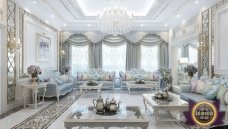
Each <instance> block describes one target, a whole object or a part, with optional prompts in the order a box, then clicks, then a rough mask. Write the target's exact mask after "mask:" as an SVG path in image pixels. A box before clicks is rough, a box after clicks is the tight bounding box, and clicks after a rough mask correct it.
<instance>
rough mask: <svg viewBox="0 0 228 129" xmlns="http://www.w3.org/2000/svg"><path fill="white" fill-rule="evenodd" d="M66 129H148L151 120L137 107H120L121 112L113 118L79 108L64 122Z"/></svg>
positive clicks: (86, 107) (88, 109) (85, 107)
mask: <svg viewBox="0 0 228 129" xmlns="http://www.w3.org/2000/svg"><path fill="white" fill-rule="evenodd" d="M64 126H65V128H66V129H71V128H73V127H79V128H80V129H81V128H83V127H104V128H105V129H108V128H110V127H140V128H141V129H147V128H148V126H149V120H148V119H147V117H146V115H145V114H143V113H142V112H141V110H140V108H139V107H137V106H120V112H119V113H117V114H115V115H111V116H102V115H98V114H96V112H95V109H94V107H91V106H78V107H76V108H75V111H74V112H72V113H71V114H70V115H69V116H67V118H66V119H65V120H64Z"/></svg>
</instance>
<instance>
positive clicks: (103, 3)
mask: <svg viewBox="0 0 228 129" xmlns="http://www.w3.org/2000/svg"><path fill="white" fill-rule="evenodd" d="M76 1H77V3H78V5H79V7H80V8H81V10H82V12H83V14H84V15H85V16H97V14H98V11H102V10H103V9H104V8H107V7H111V6H112V5H113V6H116V7H124V8H127V9H128V10H129V11H132V12H133V13H134V16H146V15H147V13H148V12H149V11H150V9H151V7H152V5H153V3H154V1H155V0H134V1H133V0H119V1H117V0H115V1H114V0H99V1H98V0H97V1H96V6H94V3H95V2H94V0H76Z"/></svg>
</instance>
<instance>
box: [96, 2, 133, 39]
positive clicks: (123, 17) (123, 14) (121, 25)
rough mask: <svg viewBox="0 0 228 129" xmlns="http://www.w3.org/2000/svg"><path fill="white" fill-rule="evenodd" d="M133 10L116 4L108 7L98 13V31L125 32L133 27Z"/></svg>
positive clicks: (108, 32)
mask: <svg viewBox="0 0 228 129" xmlns="http://www.w3.org/2000/svg"><path fill="white" fill-rule="evenodd" d="M133 18H134V17H133V12H130V11H128V10H127V8H123V7H120V8H118V7H117V6H114V7H108V8H105V9H104V10H103V12H101V13H100V12H99V13H98V25H99V27H100V31H101V32H103V33H105V34H111V35H118V34H120V35H121V34H125V33H127V32H129V31H131V30H132V28H133V22H132V21H133Z"/></svg>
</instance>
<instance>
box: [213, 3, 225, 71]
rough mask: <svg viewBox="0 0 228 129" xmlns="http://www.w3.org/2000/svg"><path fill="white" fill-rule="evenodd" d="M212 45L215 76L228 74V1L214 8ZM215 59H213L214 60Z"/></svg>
mask: <svg viewBox="0 0 228 129" xmlns="http://www.w3.org/2000/svg"><path fill="white" fill-rule="evenodd" d="M212 12H213V15H212V21H213V22H212V23H213V24H212V28H213V31H212V44H213V47H214V57H215V58H214V61H213V63H214V71H215V74H228V58H227V57H226V56H225V55H228V51H227V50H228V44H227V41H228V36H227V33H228V26H227V23H228V1H222V2H220V3H218V4H216V5H215V6H214V7H213V10H212ZM212 59H213V58H212Z"/></svg>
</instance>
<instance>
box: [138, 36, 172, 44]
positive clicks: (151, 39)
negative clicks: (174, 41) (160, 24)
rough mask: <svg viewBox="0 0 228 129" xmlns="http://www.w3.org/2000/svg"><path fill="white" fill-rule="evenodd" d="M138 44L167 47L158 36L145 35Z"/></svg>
mask: <svg viewBox="0 0 228 129" xmlns="http://www.w3.org/2000/svg"><path fill="white" fill-rule="evenodd" d="M138 43H139V44H142V45H145V46H155V45H162V44H167V45H168V43H167V42H166V41H165V40H163V39H162V38H161V37H160V36H159V35H156V34H147V35H145V36H144V37H143V38H142V39H141V40H139V42H138Z"/></svg>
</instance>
